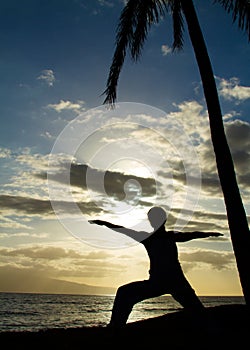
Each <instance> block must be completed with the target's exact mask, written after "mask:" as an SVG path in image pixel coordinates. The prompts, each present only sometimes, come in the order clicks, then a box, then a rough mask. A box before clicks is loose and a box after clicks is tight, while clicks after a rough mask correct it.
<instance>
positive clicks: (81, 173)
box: [35, 163, 161, 201]
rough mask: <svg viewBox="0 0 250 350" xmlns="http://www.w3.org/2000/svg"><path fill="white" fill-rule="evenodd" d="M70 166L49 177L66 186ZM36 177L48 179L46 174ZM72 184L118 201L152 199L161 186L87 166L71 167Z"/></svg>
mask: <svg viewBox="0 0 250 350" xmlns="http://www.w3.org/2000/svg"><path fill="white" fill-rule="evenodd" d="M68 168H69V165H68V164H61V169H60V170H59V171H57V172H55V173H53V174H50V175H49V179H50V180H53V181H56V182H60V183H62V184H65V177H66V176H65V172H67V171H68ZM35 176H37V177H39V178H42V179H47V174H46V173H41V174H36V175H35ZM70 184H71V186H76V187H80V188H81V189H83V190H87V189H89V190H92V191H96V192H99V193H100V194H103V195H105V196H106V195H108V196H111V197H114V198H115V199H118V200H120V201H121V200H131V198H133V197H138V196H139V197H151V196H155V195H156V190H157V187H160V186H161V183H160V182H156V181H155V179H152V178H143V177H138V176H134V175H127V174H124V173H121V172H118V171H109V170H107V171H104V170H98V169H95V168H92V167H90V166H88V165H86V164H75V163H72V164H71V165H70Z"/></svg>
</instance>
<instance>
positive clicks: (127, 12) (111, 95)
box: [103, 0, 138, 106]
mask: <svg viewBox="0 0 250 350" xmlns="http://www.w3.org/2000/svg"><path fill="white" fill-rule="evenodd" d="M137 6H138V0H129V1H128V3H127V4H126V6H125V7H124V9H123V11H122V13H121V15H120V19H119V23H118V27H117V33H116V49H115V52H114V55H113V60H112V64H111V67H110V70H109V76H108V79H107V84H106V90H105V91H104V92H103V95H106V98H105V100H104V104H106V103H108V104H109V105H111V106H112V105H114V103H115V101H116V90H117V84H118V79H119V76H120V72H121V69H122V66H123V63H124V60H125V57H126V52H127V47H128V45H129V43H130V42H131V40H132V37H133V30H134V24H135V15H136V14H137V11H136V8H137Z"/></svg>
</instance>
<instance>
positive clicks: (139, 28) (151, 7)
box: [130, 0, 168, 61]
mask: <svg viewBox="0 0 250 350" xmlns="http://www.w3.org/2000/svg"><path fill="white" fill-rule="evenodd" d="M167 5H168V1H161V0H138V6H137V15H136V19H137V22H136V26H135V30H134V34H133V39H132V42H131V45H130V52H131V56H132V59H133V60H135V61H137V60H138V58H139V57H140V55H141V52H142V48H143V45H144V43H145V41H146V38H147V35H148V30H149V28H150V27H151V25H152V24H154V23H158V22H159V21H160V19H161V17H162V16H163V15H164V14H165V11H166V10H167V8H168V6H167Z"/></svg>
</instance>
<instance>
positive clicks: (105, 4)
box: [97, 0, 114, 7]
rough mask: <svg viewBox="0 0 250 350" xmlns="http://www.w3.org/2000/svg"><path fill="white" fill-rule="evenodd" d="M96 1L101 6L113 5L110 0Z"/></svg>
mask: <svg viewBox="0 0 250 350" xmlns="http://www.w3.org/2000/svg"><path fill="white" fill-rule="evenodd" d="M97 1H98V3H99V5H101V6H106V7H114V3H113V2H111V1H107V0H97Z"/></svg>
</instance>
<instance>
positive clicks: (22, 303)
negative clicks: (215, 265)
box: [0, 293, 245, 332]
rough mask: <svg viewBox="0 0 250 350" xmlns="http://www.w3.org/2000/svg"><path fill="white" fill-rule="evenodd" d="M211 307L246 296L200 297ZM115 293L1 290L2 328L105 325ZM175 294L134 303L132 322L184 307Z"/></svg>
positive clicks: (22, 328)
mask: <svg viewBox="0 0 250 350" xmlns="http://www.w3.org/2000/svg"><path fill="white" fill-rule="evenodd" d="M200 299H201V301H202V302H203V304H204V305H205V306H207V307H209V306H217V305H226V304H244V303H245V302H244V299H243V297H236V296H235V297H221V296H220V297H214V296H213V297H212V296H211V297H210V296H209V297H207V296H206V297H200ZM113 300H114V296H101V295H98V296H96V295H69V294H63V295H62V294H60V295H58V294H26V293H25V294H22V293H0V332H4V331H38V330H45V329H49V328H72V327H83V326H84V327H92V326H105V325H107V323H108V322H109V319H110V315H111V310H112V305H113ZM181 308H182V307H181V306H180V304H178V303H177V302H176V301H175V300H174V299H173V298H172V297H171V296H167V295H164V296H161V297H157V298H153V299H148V300H145V301H143V302H141V303H138V304H136V305H135V306H134V308H133V310H132V313H131V314H130V317H129V320H128V322H134V321H138V320H142V319H145V318H150V317H156V316H160V315H163V314H166V313H170V312H174V311H177V310H180V309H181Z"/></svg>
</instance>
